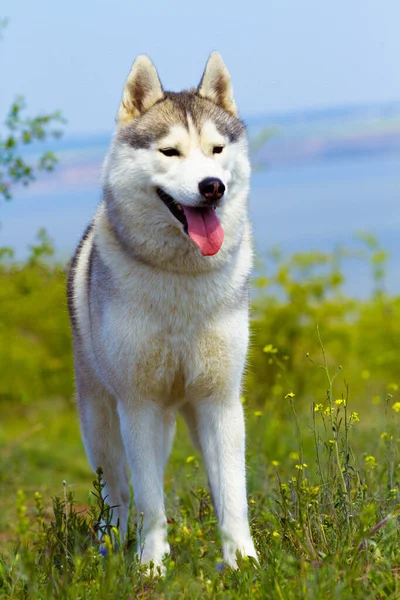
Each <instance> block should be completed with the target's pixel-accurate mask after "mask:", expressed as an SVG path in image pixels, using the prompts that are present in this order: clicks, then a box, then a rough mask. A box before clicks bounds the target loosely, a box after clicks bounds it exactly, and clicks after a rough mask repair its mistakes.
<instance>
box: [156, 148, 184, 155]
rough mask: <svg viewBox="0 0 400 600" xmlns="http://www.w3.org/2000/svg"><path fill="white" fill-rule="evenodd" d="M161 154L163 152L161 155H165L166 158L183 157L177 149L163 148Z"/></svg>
mask: <svg viewBox="0 0 400 600" xmlns="http://www.w3.org/2000/svg"><path fill="white" fill-rule="evenodd" d="M160 152H161V154H164V156H180V155H181V153H180V152H179V150H177V149H176V148H161V149H160Z"/></svg>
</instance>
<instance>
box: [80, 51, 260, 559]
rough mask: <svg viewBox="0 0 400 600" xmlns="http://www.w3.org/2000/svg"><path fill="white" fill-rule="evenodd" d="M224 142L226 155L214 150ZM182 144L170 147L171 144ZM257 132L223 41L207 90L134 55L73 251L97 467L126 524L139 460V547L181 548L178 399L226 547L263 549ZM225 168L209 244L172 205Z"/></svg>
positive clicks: (192, 201)
mask: <svg viewBox="0 0 400 600" xmlns="http://www.w3.org/2000/svg"><path fill="white" fill-rule="evenodd" d="M221 145H222V146H223V150H222V151H221V152H220V153H219V154H213V148H215V147H216V146H221ZM170 147H173V148H179V153H180V155H179V156H165V155H163V154H162V153H161V152H160V149H163V148H170ZM249 176H250V166H249V160H248V149H247V138H246V132H245V128H244V125H243V123H242V122H241V121H240V120H239V118H238V117H237V113H236V106H235V102H234V99H233V95H232V87H231V82H230V77H229V74H228V71H227V69H226V67H225V65H224V63H223V61H222V59H221V57H220V55H219V54H218V53H216V52H214V53H212V54H211V56H210V58H209V61H208V63H207V66H206V69H205V71H204V74H203V78H202V80H201V82H200V84H199V87H198V88H197V89H196V90H191V91H186V92H181V93H179V94H174V93H171V92H164V90H163V88H162V86H161V83H160V80H159V78H158V75H157V72H156V70H155V68H154V66H153V64H152V63H151V61H150V60H149V58H148V57H146V56H140V57H138V58H137V60H136V61H135V63H134V64H133V67H132V70H131V72H130V74H129V76H128V79H127V82H126V84H125V87H124V91H123V97H122V101H121V106H120V109H119V113H118V120H117V129H116V134H115V136H114V139H113V141H112V144H111V149H110V152H109V154H108V156H107V159H106V161H105V165H104V174H103V190H104V193H103V199H102V202H101V204H100V206H99V208H98V210H97V213H96V214H95V216H94V218H93V221H92V223H91V224H90V226H89V227H88V228H87V230H86V232H85V234H84V236H83V238H82V240H81V242H80V244H79V247H78V249H77V251H76V253H75V256H74V258H73V260H72V264H71V270H70V276H69V284H68V301H69V309H70V316H71V322H72V329H73V339H74V356H75V373H76V386H77V399H78V407H79V414H80V422H81V429H82V435H83V440H84V443H85V447H86V451H87V455H88V458H89V461H90V464H91V466H92V468H93V469H96V468H97V467H98V466H101V467H102V468H103V473H104V481H105V482H106V487H105V490H104V493H105V495H106V496H107V502H108V503H109V504H110V505H114V506H117V508H115V509H114V521H115V522H117V521H119V525H120V528H121V531H122V533H123V534H124V533H125V532H126V530H127V519H128V506H129V480H128V468H127V467H129V470H130V473H131V476H132V484H133V491H134V499H135V504H136V510H137V514H138V515H140V514H142V515H143V522H142V526H141V528H140V531H138V538H139V541H138V544H139V545H138V553H139V556H140V559H141V561H142V562H144V563H149V562H150V561H153V562H154V564H155V565H157V566H161V565H162V559H163V556H164V555H165V554H167V553H168V552H169V544H168V541H167V520H166V514H165V508H164V494H163V475H164V467H165V464H166V461H167V460H168V457H169V454H170V451H171V446H172V442H173V437H174V430H175V417H176V414H177V412H178V411H179V412H180V413H181V414H182V415H183V417H184V418H185V420H186V422H187V424H188V426H189V429H190V433H191V436H192V439H193V442H194V444H195V446H196V447H197V448H198V449H199V451H200V452H201V453H202V456H203V458H204V462H205V466H206V469H207V474H208V479H209V484H210V487H211V493H212V497H213V501H214V507H215V511H216V514H217V517H218V521H219V525H220V531H221V537H222V544H223V553H224V559H225V561H226V563H227V564H229V565H231V566H233V567H235V566H236V552H237V551H238V552H239V553H241V554H242V555H249V556H252V557H256V551H255V548H254V544H253V541H252V539H251V535H250V530H249V525H248V518H247V500H246V483H245V430H244V418H243V408H242V404H241V402H240V396H241V382H242V374H243V369H244V365H245V359H246V353H247V345H248V336H249V326H248V319H249V317H248V304H249V299H248V279H249V274H250V270H251V266H252V245H251V231H250V225H249V220H248V191H249ZM204 177H217V178H219V179H220V180H221V181H222V182H223V183H224V185H225V194H224V196H223V198H222V202H220V203H219V204H218V206H217V208H216V212H217V215H218V217H219V219H220V222H221V224H222V227H223V230H224V235H225V237H224V242H223V244H222V247H221V249H220V250H219V252H217V254H215V255H214V256H202V254H201V252H200V251H199V248H198V247H197V246H196V244H195V243H193V241H192V240H191V239H190V238H189V236H188V235H187V233H186V232H185V228H184V226H183V224H182V223H181V222H180V221H178V219H177V218H176V217H175V216H174V215H173V214H172V213H171V211H170V210H169V209H168V207H167V206H166V205H165V204H164V202H162V201H161V199H160V197H159V196H158V194H157V192H156V189H157V188H161V189H162V190H164V191H165V192H166V193H167V194H169V195H170V196H171V197H172V198H173V199H174V200H175V201H176V202H178V203H181V204H183V205H187V206H196V205H197V203H198V202H199V201H200V198H199V191H198V184H199V182H200V181H201V180H202V179H203V178H204Z"/></svg>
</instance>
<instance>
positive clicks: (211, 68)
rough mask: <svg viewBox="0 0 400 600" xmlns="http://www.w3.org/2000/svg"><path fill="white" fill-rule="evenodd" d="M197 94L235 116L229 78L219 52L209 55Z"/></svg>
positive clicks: (235, 111)
mask: <svg viewBox="0 0 400 600" xmlns="http://www.w3.org/2000/svg"><path fill="white" fill-rule="evenodd" d="M197 92H198V94H199V95H200V96H202V97H203V98H208V99H209V100H212V101H213V102H214V103H215V104H218V106H220V107H221V108H223V109H224V110H226V111H227V112H229V113H231V115H234V116H237V109H236V104H235V100H234V98H233V89H232V83H231V77H230V75H229V71H228V69H227V68H226V66H225V63H224V61H223V60H222V57H221V55H220V53H219V52H212V53H211V54H210V57H209V59H208V61H207V64H206V68H205V69H204V73H203V77H202V78H201V81H200V83H199V87H198V88H197Z"/></svg>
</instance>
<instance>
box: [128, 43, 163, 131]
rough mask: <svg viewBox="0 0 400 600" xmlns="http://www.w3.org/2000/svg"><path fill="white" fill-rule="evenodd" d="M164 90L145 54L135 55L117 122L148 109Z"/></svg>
mask: <svg viewBox="0 0 400 600" xmlns="http://www.w3.org/2000/svg"><path fill="white" fill-rule="evenodd" d="M163 97H164V92H163V89H162V85H161V82H160V79H159V77H158V75H157V71H156V68H155V66H154V65H153V63H152V62H151V60H150V58H149V57H148V56H146V54H141V55H140V56H138V57H137V59H136V60H135V62H134V63H133V65H132V69H131V72H130V73H129V75H128V79H127V80H126V82H125V85H124V90H123V92H122V100H121V104H120V107H119V110H118V116H117V122H118V124H120V125H122V124H123V123H128V122H129V121H132V119H136V117H139V116H140V115H141V114H143V113H144V112H146V111H147V110H149V108H151V107H152V106H153V105H154V104H155V103H156V102H157V101H158V100H162V98H163Z"/></svg>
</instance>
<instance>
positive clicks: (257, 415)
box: [254, 410, 262, 417]
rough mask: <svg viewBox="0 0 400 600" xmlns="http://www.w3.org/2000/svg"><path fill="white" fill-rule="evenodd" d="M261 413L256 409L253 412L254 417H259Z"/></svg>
mask: <svg viewBox="0 0 400 600" xmlns="http://www.w3.org/2000/svg"><path fill="white" fill-rule="evenodd" d="M261 415H262V411H261V410H256V411H255V413H254V416H255V417H261Z"/></svg>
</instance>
